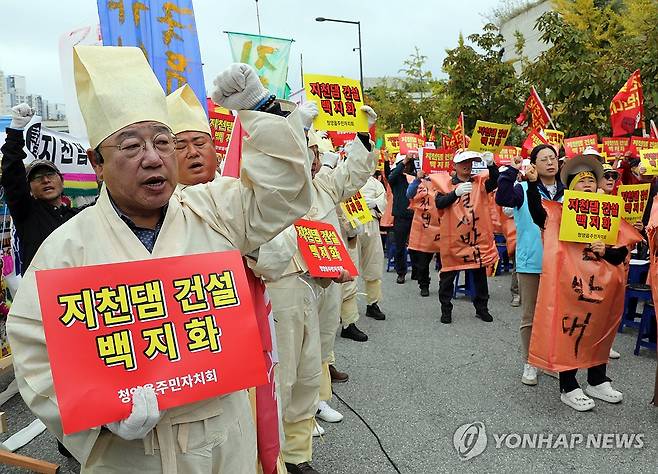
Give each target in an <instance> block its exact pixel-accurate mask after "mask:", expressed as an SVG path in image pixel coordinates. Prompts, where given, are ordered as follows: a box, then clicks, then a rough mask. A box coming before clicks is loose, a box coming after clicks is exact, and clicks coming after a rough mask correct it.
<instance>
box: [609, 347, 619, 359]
mask: <svg viewBox="0 0 658 474" xmlns="http://www.w3.org/2000/svg"><path fill="white" fill-rule="evenodd" d="M608 357H610V358H611V359H619V358H620V357H621V354H620V353H619V352H617V351H616V350H614V349H612V348H610V355H609V356H608Z"/></svg>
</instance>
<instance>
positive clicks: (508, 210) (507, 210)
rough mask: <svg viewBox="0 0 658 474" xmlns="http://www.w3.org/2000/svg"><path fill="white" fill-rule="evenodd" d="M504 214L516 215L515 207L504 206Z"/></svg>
mask: <svg viewBox="0 0 658 474" xmlns="http://www.w3.org/2000/svg"><path fill="white" fill-rule="evenodd" d="M503 214H505V215H506V216H507V217H514V208H513V207H503Z"/></svg>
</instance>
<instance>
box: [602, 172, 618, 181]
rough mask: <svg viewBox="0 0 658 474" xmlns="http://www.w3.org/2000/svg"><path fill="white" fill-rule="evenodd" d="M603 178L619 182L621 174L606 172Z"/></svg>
mask: <svg viewBox="0 0 658 474" xmlns="http://www.w3.org/2000/svg"><path fill="white" fill-rule="evenodd" d="M603 177H604V178H605V179H612V180H614V181H617V180H618V179H619V173H618V172H616V171H606V172H605V173H603Z"/></svg>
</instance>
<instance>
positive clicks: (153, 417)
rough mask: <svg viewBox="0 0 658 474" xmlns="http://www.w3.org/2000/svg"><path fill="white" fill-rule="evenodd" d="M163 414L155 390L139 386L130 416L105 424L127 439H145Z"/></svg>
mask: <svg viewBox="0 0 658 474" xmlns="http://www.w3.org/2000/svg"><path fill="white" fill-rule="evenodd" d="M161 416H162V414H161V413H160V411H159V410H158V397H157V396H156V395H155V390H153V389H152V388H144V387H138V388H137V389H136V390H135V393H133V409H132V411H131V412H130V416H129V417H128V418H126V419H125V420H121V421H117V422H116V423H109V424H107V425H105V426H107V429H108V430H110V431H111V432H112V433H114V434H115V435H117V436H118V437H120V438H123V439H125V440H128V441H131V440H134V439H144V437H145V436H146V435H147V434H149V432H150V431H151V430H152V429H153V428H155V425H157V424H158V421H160V417H161Z"/></svg>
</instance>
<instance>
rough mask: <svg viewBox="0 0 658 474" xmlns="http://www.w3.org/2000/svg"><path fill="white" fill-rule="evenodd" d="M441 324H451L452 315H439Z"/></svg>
mask: <svg viewBox="0 0 658 474" xmlns="http://www.w3.org/2000/svg"><path fill="white" fill-rule="evenodd" d="M441 322H442V323H443V324H450V323H451V322H452V314H450V313H443V314H442V315H441Z"/></svg>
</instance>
